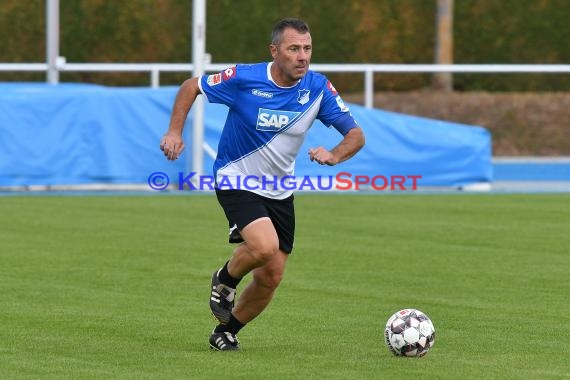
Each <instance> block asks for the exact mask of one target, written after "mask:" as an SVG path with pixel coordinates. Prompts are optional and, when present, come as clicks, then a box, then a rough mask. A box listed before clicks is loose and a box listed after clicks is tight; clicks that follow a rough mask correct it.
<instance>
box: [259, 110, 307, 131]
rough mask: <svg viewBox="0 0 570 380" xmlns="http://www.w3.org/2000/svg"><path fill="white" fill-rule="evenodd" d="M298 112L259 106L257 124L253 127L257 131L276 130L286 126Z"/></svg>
mask: <svg viewBox="0 0 570 380" xmlns="http://www.w3.org/2000/svg"><path fill="white" fill-rule="evenodd" d="M299 114H300V112H293V111H280V110H270V109H267V108H260V109H259V113H258V114H257V125H256V127H255V128H256V129H257V130H258V131H266V132H276V131H279V130H281V128H283V127H286V126H287V125H288V124H289V123H290V122H291V121H292V120H293V119H295V118H296V117H297V116H298V115H299Z"/></svg>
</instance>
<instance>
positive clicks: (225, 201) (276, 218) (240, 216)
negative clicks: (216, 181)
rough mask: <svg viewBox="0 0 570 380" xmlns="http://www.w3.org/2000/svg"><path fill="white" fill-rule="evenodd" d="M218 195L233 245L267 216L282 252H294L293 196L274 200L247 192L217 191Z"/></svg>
mask: <svg viewBox="0 0 570 380" xmlns="http://www.w3.org/2000/svg"><path fill="white" fill-rule="evenodd" d="M216 196H217V197H218V202H219V203H220V205H221V206H222V208H223V209H224V213H225V214H226V218H228V222H229V227H230V238H229V242H230V243H241V242H243V238H242V237H241V235H240V234H239V231H240V230H241V229H243V228H244V227H245V226H247V225H248V224H249V223H251V222H253V221H254V220H256V219H259V218H263V217H268V218H269V219H271V222H273V227H275V231H276V232H277V237H278V238H279V249H280V250H282V251H283V252H285V253H291V251H292V250H293V240H294V235H295V209H294V207H293V195H291V196H290V197H288V198H285V199H271V198H266V197H263V196H261V195H257V194H255V193H252V192H251V191H246V190H219V189H216ZM235 226H237V228H236V227H235Z"/></svg>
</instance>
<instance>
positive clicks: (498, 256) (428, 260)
mask: <svg viewBox="0 0 570 380" xmlns="http://www.w3.org/2000/svg"><path fill="white" fill-rule="evenodd" d="M296 206H297V240H296V245H295V250H294V252H293V255H292V256H291V258H290V260H289V264H288V268H287V272H286V275H285V279H284V281H283V283H282V285H281V287H280V288H279V290H278V292H277V295H276V298H275V299H274V301H273V303H272V304H271V305H270V307H269V308H268V309H267V310H266V311H265V313H264V314H262V315H261V316H260V317H259V318H258V319H257V320H255V321H254V322H252V323H251V324H250V325H249V326H247V327H246V328H245V329H244V330H243V331H242V332H241V333H240V340H241V344H242V350H241V351H240V352H230V353H221V352H211V351H210V349H209V348H208V342H207V341H208V337H209V334H210V331H211V330H212V328H213V327H214V325H215V323H214V320H213V318H212V317H211V315H210V313H209V308H208V303H207V300H208V296H209V282H210V276H211V273H212V272H213V270H214V269H216V268H218V267H219V266H221V265H222V264H223V263H224V262H225V260H226V259H227V258H228V257H229V253H230V251H231V246H230V245H229V244H227V243H226V240H225V239H226V233H227V231H226V227H227V224H226V221H225V218H224V216H223V213H222V211H221V209H220V208H219V206H218V204H217V202H216V200H215V197H213V196H210V195H196V196H180V195H178V196H176V195H172V196H169V195H156V196H154V195H153V196H150V195H148V196H144V195H141V196H28V197H26V196H7V197H0V378H6V379H20V378H21V379H34V378H42V379H44V378H69V379H95V378H97V379H100V378H103V379H111V378H132V379H141V378H146V379H175V378H184V379H217V378H237V379H268V378H270V379H309V378H322V379H394V378H425V379H562V378H569V376H570V364H569V363H570V360H569V359H568V357H569V353H570V350H569V347H570V343H569V342H570V194H534V195H507V194H498V195H497V194H495V195H493V194H473V195H467V194H450V195H437V194H436V195H397V194H393V195H388V194H386V195H380V196H378V195H370V196H369V195H342V196H335V195H314V194H311V195H298V196H297V199H296ZM248 279H249V278H247V280H248ZM244 282H246V283H247V281H244ZM405 307H415V308H418V309H420V310H422V311H424V312H425V313H427V314H428V315H429V316H430V317H431V319H432V320H433V322H434V324H435V327H436V330H437V340H436V343H435V346H434V348H433V350H432V351H431V352H430V353H429V354H428V355H427V356H426V357H424V358H421V359H406V358H396V357H394V356H392V354H390V353H389V351H388V350H387V348H386V346H385V344H384V341H383V328H384V324H385V321H386V320H387V319H388V317H389V316H390V315H391V314H392V313H393V312H395V311H397V310H398V309H401V308H405ZM222 371H225V372H224V373H223V374H222ZM220 376H223V377H220Z"/></svg>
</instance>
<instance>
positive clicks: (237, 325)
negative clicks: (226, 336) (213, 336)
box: [214, 314, 245, 335]
mask: <svg viewBox="0 0 570 380" xmlns="http://www.w3.org/2000/svg"><path fill="white" fill-rule="evenodd" d="M244 326H245V323H241V322H240V321H238V320H237V319H236V317H234V315H233V314H230V320H229V321H228V324H227V325H223V324H221V323H220V324H219V325H217V326H216V328H215V329H214V332H225V331H228V332H230V333H232V334H234V335H237V333H238V332H239V330H241V329H242V328H243V327H244Z"/></svg>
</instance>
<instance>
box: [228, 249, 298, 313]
mask: <svg viewBox="0 0 570 380" xmlns="http://www.w3.org/2000/svg"><path fill="white" fill-rule="evenodd" d="M288 257H289V255H287V254H286V253H285V252H283V251H281V250H279V251H278V252H277V254H276V255H275V256H273V258H272V259H271V260H270V261H268V262H267V263H265V264H264V265H263V266H261V267H259V268H256V269H254V270H253V273H252V274H253V280H252V281H251V282H250V283H249V284H248V285H247V287H246V288H245V289H244V290H243V292H242V293H241V295H240V297H239V300H238V302H237V305H236V306H235V308H234V309H233V311H232V314H233V315H234V317H235V318H236V319H237V320H238V321H240V322H241V323H243V324H246V323H248V322H250V321H252V320H253V319H254V318H255V317H257V316H258V315H259V314H260V313H261V312H262V311H263V310H264V309H265V308H266V307H267V305H268V304H269V302H270V301H271V299H272V298H273V294H274V293H275V290H276V289H277V287H278V286H279V283H280V282H281V279H282V278H283V273H284V272H285V264H286V263H287V258H288Z"/></svg>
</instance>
